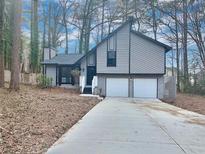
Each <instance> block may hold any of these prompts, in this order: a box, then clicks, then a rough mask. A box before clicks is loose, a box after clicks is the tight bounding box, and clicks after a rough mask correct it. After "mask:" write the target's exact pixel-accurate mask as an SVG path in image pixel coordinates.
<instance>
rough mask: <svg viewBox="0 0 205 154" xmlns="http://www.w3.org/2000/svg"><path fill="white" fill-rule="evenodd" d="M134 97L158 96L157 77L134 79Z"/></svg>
mask: <svg viewBox="0 0 205 154" xmlns="http://www.w3.org/2000/svg"><path fill="white" fill-rule="evenodd" d="M134 97H142V98H157V79H134Z"/></svg>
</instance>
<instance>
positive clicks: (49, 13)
mask: <svg viewBox="0 0 205 154" xmlns="http://www.w3.org/2000/svg"><path fill="white" fill-rule="evenodd" d="M51 9H52V6H51V2H50V1H49V6H48V15H49V17H48V48H49V59H51Z"/></svg>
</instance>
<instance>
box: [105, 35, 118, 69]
mask: <svg viewBox="0 0 205 154" xmlns="http://www.w3.org/2000/svg"><path fill="white" fill-rule="evenodd" d="M112 37H113V38H112ZM112 37H111V38H109V39H108V40H107V67H116V66H117V36H116V35H114V36H112ZM110 41H112V43H113V48H111V46H110V44H111V42H110ZM109 52H114V54H115V58H109ZM110 60H113V61H114V62H113V63H112V62H110Z"/></svg>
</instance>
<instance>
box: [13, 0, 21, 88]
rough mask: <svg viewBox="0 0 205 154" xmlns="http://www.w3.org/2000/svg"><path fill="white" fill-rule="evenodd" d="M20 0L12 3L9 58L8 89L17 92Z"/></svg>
mask: <svg viewBox="0 0 205 154" xmlns="http://www.w3.org/2000/svg"><path fill="white" fill-rule="evenodd" d="M21 4H22V2H21V0H14V1H13V3H12V15H11V16H12V27H13V35H12V56H11V81H10V89H12V90H19V88H20V87H19V77H20V61H19V60H20V58H19V52H20V47H21V39H20V38H21V12H22V8H21Z"/></svg>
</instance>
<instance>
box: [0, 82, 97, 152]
mask: <svg viewBox="0 0 205 154" xmlns="http://www.w3.org/2000/svg"><path fill="white" fill-rule="evenodd" d="M98 102H99V100H97V99H96V98H91V97H80V96H79V93H78V92H77V91H75V90H66V89H60V88H54V89H44V90H42V89H38V88H36V87H31V86H21V90H20V91H19V92H9V91H8V90H7V89H0V153H5V154H7V153H8V154H11V153H24V154H26V153H44V152H46V151H47V149H48V148H49V147H50V146H51V145H52V144H53V143H54V142H55V141H56V140H58V139H59V138H60V137H61V136H62V135H63V134H64V133H65V132H66V131H67V130H68V129H69V128H71V127H72V126H73V125H74V124H75V123H76V122H77V121H78V120H79V119H81V118H82V117H83V116H84V115H85V114H86V113H87V112H88V111H89V110H90V109H91V108H92V107H94V106H95V105H96V104H97V103H98Z"/></svg>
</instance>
